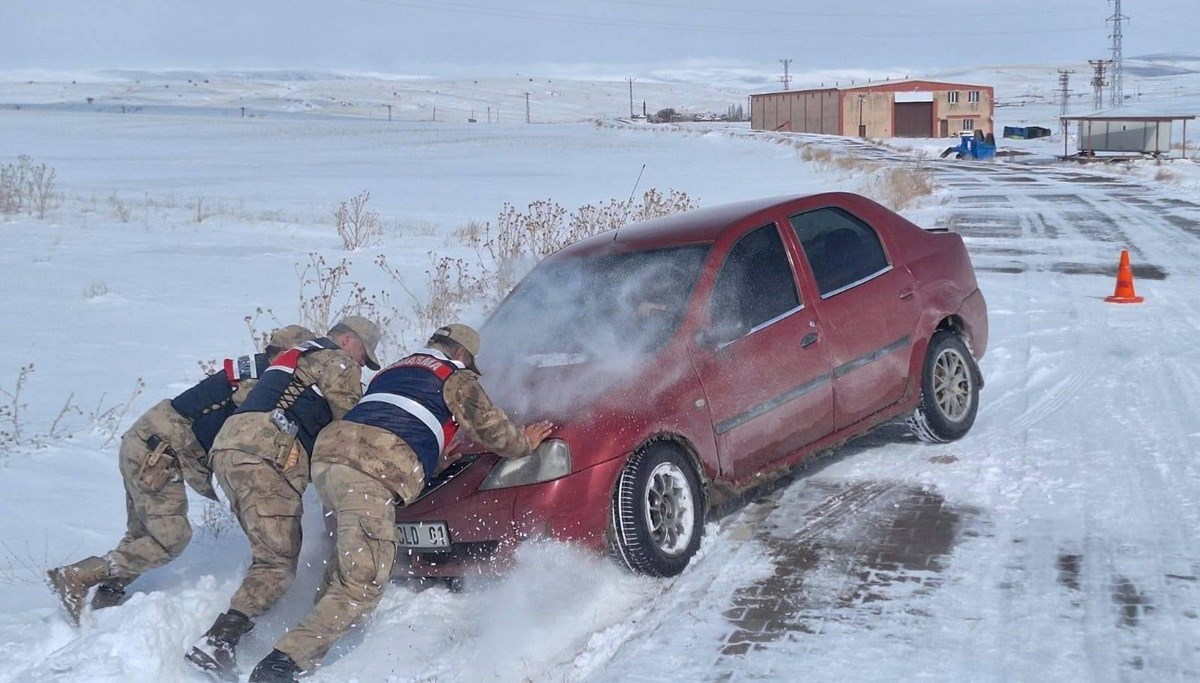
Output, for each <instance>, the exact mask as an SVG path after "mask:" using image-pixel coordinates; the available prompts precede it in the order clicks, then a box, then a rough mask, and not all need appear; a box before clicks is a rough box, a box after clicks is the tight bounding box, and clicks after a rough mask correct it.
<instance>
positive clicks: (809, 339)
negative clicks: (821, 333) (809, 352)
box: [800, 332, 817, 349]
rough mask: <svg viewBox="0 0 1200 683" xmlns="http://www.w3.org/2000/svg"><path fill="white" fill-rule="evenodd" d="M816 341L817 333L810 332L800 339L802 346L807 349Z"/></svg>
mask: <svg viewBox="0 0 1200 683" xmlns="http://www.w3.org/2000/svg"><path fill="white" fill-rule="evenodd" d="M816 343H817V333H816V332H809V333H808V334H806V335H804V337H803V338H802V339H800V348H802V349H807V348H808V347H810V346H812V345H813V344H816Z"/></svg>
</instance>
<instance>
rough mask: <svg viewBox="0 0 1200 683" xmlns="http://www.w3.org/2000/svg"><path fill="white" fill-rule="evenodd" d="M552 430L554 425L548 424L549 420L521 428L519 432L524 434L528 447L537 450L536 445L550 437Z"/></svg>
mask: <svg viewBox="0 0 1200 683" xmlns="http://www.w3.org/2000/svg"><path fill="white" fill-rule="evenodd" d="M553 430H554V425H552V424H550V421H549V420H542V421H541V422H534V423H533V424H527V425H525V426H524V427H522V428H521V431H522V432H525V436H526V437H528V438H529V445H530V446H531V447H533V448H537V447H538V444H540V443H541V442H542V440H543V439H545V438H546V437H547V436H550V432H551V431H553Z"/></svg>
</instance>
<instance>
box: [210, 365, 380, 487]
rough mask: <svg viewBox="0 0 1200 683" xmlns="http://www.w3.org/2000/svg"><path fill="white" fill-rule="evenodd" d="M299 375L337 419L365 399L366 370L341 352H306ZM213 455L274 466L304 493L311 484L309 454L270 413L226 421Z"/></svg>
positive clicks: (231, 418)
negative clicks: (226, 453)
mask: <svg viewBox="0 0 1200 683" xmlns="http://www.w3.org/2000/svg"><path fill="white" fill-rule="evenodd" d="M295 376H296V378H297V379H299V380H300V381H301V382H303V383H304V384H306V385H310V386H315V387H317V389H318V390H320V392H321V395H322V396H324V398H325V400H326V401H327V402H328V403H329V410H330V412H331V413H332V414H333V419H334V420H340V419H341V418H342V416H343V415H345V414H346V411H348V410H350V409H351V408H353V407H354V404H356V403H358V399H360V398H362V369H361V368H360V367H359V366H358V363H356V362H355V361H354V359H353V358H351V357H350V355H349V354H347V353H346V352H345V351H343V350H341V349H322V350H320V351H313V352H311V353H306V354H304V355H303V356H301V357H300V360H299V361H298V362H297V364H296V373H295ZM212 449H213V452H214V453H216V452H217V451H221V450H235V451H242V452H244V453H249V454H251V455H256V456H258V457H261V458H263V459H264V460H266V461H269V462H272V463H274V464H275V465H276V466H277V467H279V469H281V470H282V471H283V472H284V476H285V477H286V478H287V479H288V482H289V483H290V484H291V485H292V486H293V487H295V488H296V490H297V491H300V492H303V491H304V488H305V487H307V486H308V481H309V454H308V453H307V452H305V450H304V447H303V446H302V445H301V444H300V442H299V441H298V440H297V439H296V438H295V437H291V436H288V435H286V434H284V433H283V432H281V431H279V428H277V427H276V426H275V424H274V423H273V422H272V421H271V416H270V414H269V413H241V414H238V415H234V416H232V417H230V418H229V419H228V420H226V421H225V426H224V427H222V428H221V432H220V433H219V434H217V440H216V441H215V442H214V443H213V448H212Z"/></svg>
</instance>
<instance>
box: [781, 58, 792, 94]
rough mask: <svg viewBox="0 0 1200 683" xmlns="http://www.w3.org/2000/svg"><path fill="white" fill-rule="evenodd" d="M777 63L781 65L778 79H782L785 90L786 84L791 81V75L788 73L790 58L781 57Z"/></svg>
mask: <svg viewBox="0 0 1200 683" xmlns="http://www.w3.org/2000/svg"><path fill="white" fill-rule="evenodd" d="M779 63H780V64H782V65H783V76H780V77H779V80H781V81H783V89H784V90H787V89H788V85H789V84H790V83H791V82H792V77H791V76H789V75H788V65H789V64H791V63H792V60H790V59H781V60H779Z"/></svg>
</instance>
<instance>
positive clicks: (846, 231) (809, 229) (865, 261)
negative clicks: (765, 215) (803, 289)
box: [791, 207, 889, 297]
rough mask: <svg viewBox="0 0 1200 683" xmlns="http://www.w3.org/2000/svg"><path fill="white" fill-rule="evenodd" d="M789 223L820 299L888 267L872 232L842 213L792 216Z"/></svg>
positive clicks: (825, 211) (833, 210)
mask: <svg viewBox="0 0 1200 683" xmlns="http://www.w3.org/2000/svg"><path fill="white" fill-rule="evenodd" d="M791 223H792V229H793V230H795V231H796V237H797V239H799V240H800V244H801V246H803V247H804V255H805V256H806V257H807V258H808V264H809V266H811V267H812V271H813V276H814V277H816V279H817V288H818V289H819V290H820V291H821V296H822V297H826V296H830V295H832V294H834V293H836V292H838V291H840V290H841V289H843V288H845V287H847V286H848V285H851V284H853V283H855V282H858V281H860V280H864V279H866V278H869V277H871V276H872V275H875V274H877V273H879V272H881V271H883V270H886V269H887V268H888V266H889V263H888V259H887V254H885V253H884V251H883V244H882V243H881V242H880V241H879V235H878V234H877V233H876V232H875V229H874V228H872V227H871V226H869V225H867V224H866V223H865V222H863V221H861V220H859V219H858V218H855V217H854V216H852V215H850V214H849V213H846V212H845V211H843V210H842V209H838V208H834V207H827V208H823V209H816V210H814V211H808V212H806V213H802V214H799V215H797V216H792V218H791Z"/></svg>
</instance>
